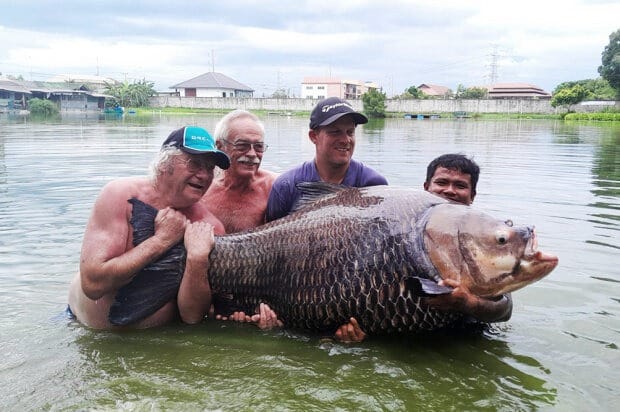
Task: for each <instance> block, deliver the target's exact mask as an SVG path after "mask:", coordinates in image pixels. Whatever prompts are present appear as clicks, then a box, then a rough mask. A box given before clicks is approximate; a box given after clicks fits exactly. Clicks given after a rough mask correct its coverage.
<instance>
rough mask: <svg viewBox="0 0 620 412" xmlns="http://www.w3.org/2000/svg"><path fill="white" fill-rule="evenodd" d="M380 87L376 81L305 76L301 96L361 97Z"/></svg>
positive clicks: (320, 97)
mask: <svg viewBox="0 0 620 412" xmlns="http://www.w3.org/2000/svg"><path fill="white" fill-rule="evenodd" d="M379 88H380V87H379V86H378V85H377V84H376V83H373V82H362V81H360V80H343V79H341V78H337V77H304V79H303V81H302V82H301V97H302V98H303V99H324V98H326V97H340V98H341V99H360V98H361V97H362V95H363V94H364V93H366V92H368V91H370V90H377V89H379Z"/></svg>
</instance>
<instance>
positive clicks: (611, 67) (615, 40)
mask: <svg viewBox="0 0 620 412" xmlns="http://www.w3.org/2000/svg"><path fill="white" fill-rule="evenodd" d="M601 62H602V63H603V64H602V65H601V66H599V68H598V73H599V74H600V75H601V77H602V78H603V79H605V80H607V81H608V82H609V85H610V86H611V87H613V88H614V90H615V91H616V95H617V96H619V97H620V29H618V30H616V31H615V32H613V33H611V34H610V35H609V44H608V45H607V46H605V49H604V50H603V53H602V58H601Z"/></svg>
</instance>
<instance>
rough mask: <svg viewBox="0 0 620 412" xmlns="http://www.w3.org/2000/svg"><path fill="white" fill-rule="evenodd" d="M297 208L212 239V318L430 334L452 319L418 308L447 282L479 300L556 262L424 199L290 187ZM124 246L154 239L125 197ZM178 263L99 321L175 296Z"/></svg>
mask: <svg viewBox="0 0 620 412" xmlns="http://www.w3.org/2000/svg"><path fill="white" fill-rule="evenodd" d="M298 187H299V188H300V189H301V190H302V192H303V196H302V200H301V202H300V204H299V207H298V208H297V211H295V212H294V213H292V214H290V215H289V216H286V217H284V218H282V219H278V220H276V221H273V222H270V223H267V224H265V225H262V226H259V227H257V228H254V229H250V230H248V231H245V232H240V233H235V234H229V235H223V236H216V242H215V246H214V248H213V250H212V251H211V254H210V257H209V258H210V268H209V274H208V276H209V282H210V285H211V289H212V293H213V302H214V305H215V309H216V313H221V314H223V315H226V314H230V313H232V311H234V310H242V311H244V312H246V313H254V310H255V308H256V307H257V305H258V304H259V303H260V302H265V303H267V304H268V305H269V306H270V307H271V308H273V309H274V311H275V312H276V313H277V314H278V317H279V318H280V319H281V320H282V321H283V322H284V324H285V326H286V327H290V328H301V329H308V330H314V331H333V330H335V329H336V328H337V327H338V326H339V325H341V324H344V323H346V322H348V321H349V318H351V317H355V318H356V319H357V320H358V322H359V324H360V326H361V327H362V329H363V330H364V331H366V332H367V333H369V334H386V333H406V334H411V333H415V332H418V331H431V330H435V329H439V328H443V327H446V326H450V325H451V324H452V323H453V322H455V321H456V320H458V319H460V318H461V317H462V316H463V315H462V314H459V313H450V312H440V311H438V310H434V309H432V308H429V307H428V306H427V305H424V304H421V302H420V299H421V298H422V297H424V296H429V295H437V294H443V293H449V292H450V291H451V289H450V288H447V287H444V286H440V285H438V282H439V281H440V280H441V279H443V278H452V279H456V280H458V281H460V282H461V284H463V285H465V286H467V287H468V288H469V290H470V291H471V292H472V293H474V294H476V295H478V296H481V297H492V296H499V295H501V294H503V293H506V292H511V291H514V290H517V289H519V288H522V287H524V286H526V285H528V284H530V283H532V282H535V281H537V280H539V279H541V278H542V277H544V276H546V275H547V274H549V273H550V272H551V271H552V270H553V269H554V268H555V267H556V265H557V263H558V259H557V257H555V256H551V255H547V254H544V253H542V252H540V251H538V250H537V244H536V236H535V234H534V229H533V228H531V227H518V226H514V225H513V224H512V222H511V221H503V220H498V219H495V218H493V217H491V216H489V215H487V214H484V213H482V212H479V211H477V210H475V209H473V208H472V207H470V206H465V205H461V204H456V203H453V202H449V201H446V200H444V199H442V198H440V197H438V196H435V195H433V194H430V193H428V192H425V191H419V190H413V189H406V188H399V187H393V186H373V187H366V188H343V187H341V186H335V185H330V184H326V183H302V184H300V185H299V186H298ZM129 201H130V202H131V203H132V205H133V212H132V221H131V223H132V226H133V230H134V244H139V243H140V242H142V241H144V240H145V239H147V238H148V237H150V236H152V235H153V234H154V220H155V216H156V214H157V210H156V209H154V208H152V207H151V206H149V205H146V204H144V203H142V202H141V201H139V200H137V199H131V200H129ZM184 265H185V249H184V247H183V245H182V244H178V245H176V246H174V247H173V248H172V249H170V250H169V251H168V252H167V253H166V254H165V255H164V256H163V257H162V258H161V259H159V260H158V261H156V262H154V263H152V264H150V265H148V266H147V267H145V268H144V269H143V270H142V271H141V272H139V273H138V274H137V275H136V276H135V277H134V279H133V280H132V282H131V283H129V284H127V285H125V286H124V287H123V288H121V289H120V290H119V292H118V293H117V295H116V298H115V302H114V304H113V305H112V307H111V309H110V313H109V319H110V321H111V322H112V323H113V324H115V325H128V324H131V323H134V322H136V321H138V320H140V319H142V318H144V317H146V316H148V315H150V314H152V313H154V312H155V311H156V310H157V309H159V308H160V307H161V306H163V305H164V304H165V303H166V302H169V301H171V300H173V299H175V298H176V295H177V291H178V289H179V285H180V283H181V277H182V276H183V272H184Z"/></svg>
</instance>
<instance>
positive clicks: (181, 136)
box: [162, 126, 230, 169]
mask: <svg viewBox="0 0 620 412" xmlns="http://www.w3.org/2000/svg"><path fill="white" fill-rule="evenodd" d="M166 146H168V147H170V146H171V147H176V148H178V149H181V150H182V151H184V152H185V153H191V154H208V155H211V156H213V158H214V159H215V165H216V166H217V167H219V168H220V169H228V167H229V166H230V158H229V157H228V155H227V154H226V153H224V152H222V151H221V150H218V149H217V148H216V147H215V140H214V139H213V137H211V135H210V134H209V132H207V131H206V130H205V129H203V128H202V127H198V126H185V127H181V128H180V129H177V130H175V131H174V132H172V133H170V136H168V138H167V139H166V141H165V142H164V143H163V144H162V147H166Z"/></svg>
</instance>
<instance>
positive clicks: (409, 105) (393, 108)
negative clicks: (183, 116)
mask: <svg viewBox="0 0 620 412" xmlns="http://www.w3.org/2000/svg"><path fill="white" fill-rule="evenodd" d="M317 102H318V100H316V99H269V98H251V99H247V98H230V97H226V98H221V97H220V98H215V97H179V96H156V97H152V98H151V100H150V104H151V106H152V107H187V108H201V109H218V110H232V109H245V110H250V111H251V110H266V111H285V112H299V111H305V112H310V111H311V110H312V108H313V107H314V105H315V104H316V103H317ZM349 102H350V103H351V105H352V106H353V107H354V108H355V109H356V110H359V111H362V110H363V103H362V101H361V100H350V101H349ZM386 106H387V109H386V111H387V112H397V113H411V114H418V113H453V112H457V111H464V112H467V113H510V114H515V113H517V114H518V113H540V114H559V113H564V112H566V108H563V107H557V108H554V107H551V103H550V101H549V100H526V99H523V100H499V99H493V100H491V99H489V100H441V99H428V100H415V99H413V100H396V99H388V100H386ZM607 106H608V105H607ZM615 107H616V108H617V109H618V110H620V102H615ZM601 109H602V107H601V105H583V104H579V105H574V106H572V107H571V110H573V111H575V112H594V111H600V110H601Z"/></svg>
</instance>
